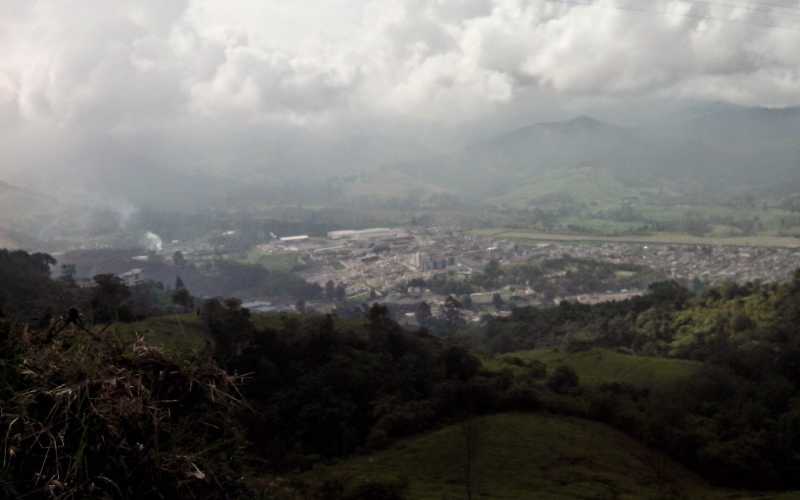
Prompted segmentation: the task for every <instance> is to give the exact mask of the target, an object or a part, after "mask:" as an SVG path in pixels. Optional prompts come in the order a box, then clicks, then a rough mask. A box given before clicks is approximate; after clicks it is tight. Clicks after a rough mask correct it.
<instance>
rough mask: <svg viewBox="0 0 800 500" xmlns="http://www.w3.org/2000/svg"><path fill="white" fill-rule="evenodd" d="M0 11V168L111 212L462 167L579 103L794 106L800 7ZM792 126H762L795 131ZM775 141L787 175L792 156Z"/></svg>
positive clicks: (631, 107) (631, 113) (658, 122)
mask: <svg viewBox="0 0 800 500" xmlns="http://www.w3.org/2000/svg"><path fill="white" fill-rule="evenodd" d="M0 9H1V10H0V50H2V53H3V58H2V61H0V128H1V129H2V134H0V179H2V180H5V181H7V182H10V183H12V184H15V185H18V186H22V187H26V188H31V189H34V190H36V191H38V192H43V193H47V194H48V195H67V196H69V197H73V198H74V197H75V196H79V197H82V198H83V199H84V200H89V199H91V200H94V201H98V200H99V201H100V202H102V203H106V204H110V205H112V206H115V207H117V208H118V209H120V210H123V211H130V210H135V209H137V208H138V207H140V206H142V205H147V206H159V205H163V206H178V205H180V206H183V205H185V204H187V203H189V202H190V201H191V202H192V203H193V204H195V205H198V204H199V205H201V206H202V205H204V204H205V203H207V200H208V199H210V198H213V197H214V196H221V195H220V193H223V192H225V193H230V192H236V191H237V190H238V189H240V188H241V187H242V185H243V184H244V185H245V186H247V187H252V186H264V187H265V188H267V187H270V186H272V187H273V188H274V187H275V186H285V185H287V184H293V183H298V182H306V181H310V182H313V181H319V182H324V181H323V179H325V178H328V177H331V176H341V175H349V174H353V173H362V172H370V171H376V170H379V169H388V170H389V171H394V170H397V169H398V168H399V167H398V166H400V165H406V166H408V165H411V166H412V167H413V168H412V171H414V172H416V173H417V174H419V172H430V171H432V170H437V169H439V166H438V165H440V164H442V163H445V164H448V165H450V164H452V163H456V164H458V166H459V168H462V169H467V170H470V169H472V167H474V165H472V163H471V160H472V158H471V157H472V156H473V155H471V154H469V155H466V156H464V155H463V151H464V150H470V148H473V149H472V150H474V148H476V147H478V149H481V147H482V146H480V145H481V144H484V143H485V141H491V140H493V138H496V137H498V136H502V135H503V134H506V133H508V132H510V131H513V130H515V129H516V128H518V127H523V126H527V125H530V124H535V123H540V122H550V121H558V120H568V119H572V118H574V117H576V116H582V115H589V116H591V117H593V118H596V119H600V120H604V121H605V122H608V123H609V124H613V125H624V126H627V127H632V128H633V129H637V130H642V129H646V130H648V133H650V132H652V130H653V129H654V127H655V128H656V129H658V130H659V134H661V131H663V129H664V128H665V127H667V126H669V127H672V126H675V125H676V124H677V125H678V129H680V130H682V129H683V128H684V126H683V124H684V123H685V121H686V120H687V119H693V118H695V117H697V116H701V115H705V114H707V113H709V112H719V111H730V110H731V109H734V110H735V109H739V108H734V106H739V107H745V108H759V107H765V108H770V109H778V108H787V107H792V106H795V105H797V104H800V85H799V84H798V82H799V80H798V79H799V78H800V52H798V51H797V50H796V48H797V47H798V46H800V3H798V2H796V1H789V0H781V1H778V0H775V1H773V2H772V3H771V4H769V5H765V4H743V3H735V2H722V1H719V2H718V1H713V2H700V1H655V2H648V3H647V5H644V6H643V5H640V4H638V3H635V2H630V1H624V0H598V1H587V2H572V1H541V0H532V1H522V0H463V1H456V0H438V1H436V2H422V1H414V0H397V1H390V0H382V1H370V2H351V1H339V0H322V1H315V2H277V1H271V2H260V1H233V2H224V4H223V3H219V2H208V1H146V2H138V1H137V2H113V3H109V2H89V3H80V4H75V3H74V2H67V1H38V2H31V1H23V0H19V1H17V0H13V1H12V0H10V1H6V2H3V6H2V7H0ZM741 119H743V120H745V128H747V127H749V126H750V125H749V122H748V121H747V120H749V119H750V118H749V117H748V116H744V117H743V118H741ZM724 120H729V118H725V119H724ZM794 123H795V122H790V125H786V124H784V123H782V122H780V123H777V124H775V125H771V127H773V128H775V127H777V128H778V129H782V131H783V132H785V133H786V134H788V135H789V136H790V137H791V136H792V135H793V134H795V133H796V129H792V128H791V126H793V125H794ZM787 127H789V130H786V128H787ZM770 130H771V129H770ZM659 137H660V136H659ZM728 139H729V138H728V137H724V138H722V140H723V142H724V141H727V140H728ZM660 142H661V143H662V145H664V148H665V149H669V150H670V152H674V151H675V150H676V149H679V150H680V149H683V148H686V147H688V146H687V145H686V142H685V140H683V139H682V140H680V141H678V142H674V143H673V142H669V141H665V140H661V141H660ZM584 143H585V141H583V140H578V143H577V144H572V143H567V144H566V145H564V147H565V148H567V149H575V148H578V149H581V148H583V147H584V146H585V144H584ZM476 144H477V145H478V146H475V145H476ZM762 146H763V145H762V144H760V143H759V144H757V145H754V146H753V147H752V148H751V149H752V150H764V148H763V147H762ZM784 146H785V145H782V146H781V148H779V149H782V150H783V151H782V152H781V153H776V154H777V155H778V156H779V157H780V160H779V161H778V163H780V164H781V165H780V169H782V170H784V171H785V170H787V169H791V168H794V167H796V163H792V162H793V161H794V160H793V159H790V160H789V161H788V164H787V163H786V161H785V159H786V147H784ZM551 147H554V146H551ZM713 149H715V150H718V149H719V148H718V147H717V145H716V144H714V147H713ZM789 149H791V150H792V151H794V149H793V148H792V147H789ZM536 153H537V152H536V151H533V152H531V154H532V155H535V154H536ZM595 153H596V151H594V150H593V149H591V148H589V151H588V152H587V154H588V155H589V156H590V157H592V158H594V157H595V156H594V155H595ZM792 154H794V153H792ZM789 156H790V157H791V154H790V155H789ZM443 158H445V159H443ZM698 158H701V159H699V160H697V162H698V163H703V164H705V163H708V162H709V161H708V159H707V157H706V156H701V157H698ZM792 158H793V157H792ZM572 160H573V159H570V161H572ZM491 161H494V160H491ZM614 161H615V162H616V163H618V161H617V159H615V160H614ZM626 161H627V160H626ZM719 161H723V162H727V161H728V158H726V159H725V160H719ZM736 161H739V160H736ZM714 162H717V160H714V161H712V163H714ZM627 163H629V164H630V163H631V161H627ZM633 163H636V165H629V166H632V167H634V168H642V169H652V168H656V169H664V168H668V167H665V166H664V164H663V162H662V161H660V160H653V159H651V158H646V159H642V160H641V161H637V162H633ZM740 163H741V162H740ZM744 163H745V165H744V167H742V168H745V169H746V168H747V166H748V165H752V162H751V159H747V160H746V161H745V162H744ZM639 164H641V165H639ZM787 165H788V166H787ZM684 166H685V165H684ZM451 167H452V165H451ZM451 167H448V168H451ZM451 170H452V168H451ZM690 170H691V169H690ZM470 171H471V170H470ZM415 175H416V174H415ZM449 175H450V174H449V173H448V176H449ZM456 175H460V174H456ZM479 177H480V178H481V179H482V180H484V177H483V174H480V176H479ZM500 177H502V176H500ZM481 183H485V182H481ZM500 184H502V181H501V182H500ZM417 187H419V186H417ZM440 187H441V186H440ZM437 189H438V188H437ZM461 189H462V187H459V190H461ZM463 189H464V190H467V191H468V187H467V186H465V187H463ZM435 190H436V189H434V191H435ZM497 191H498V192H503V188H502V187H500V188H498V190H497ZM463 192H466V191H463ZM463 192H460V193H459V194H463ZM494 194H497V193H494ZM178 201H180V203H178Z"/></svg>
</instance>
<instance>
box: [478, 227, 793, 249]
mask: <svg viewBox="0 0 800 500" xmlns="http://www.w3.org/2000/svg"><path fill="white" fill-rule="evenodd" d="M471 232H472V234H475V235H477V236H486V237H491V238H502V239H507V240H513V241H518V242H522V243H524V242H534V241H574V242H581V241H612V242H624V243H643V244H680V245H727V246H752V247H773V248H800V238H791V237H786V236H739V237H729V238H723V237H698V236H690V235H688V234H681V233H653V234H651V235H646V236H638V235H633V236H591V235H584V234H555V233H543V232H539V231H525V230H521V229H503V228H498V229H478V230H474V231H471Z"/></svg>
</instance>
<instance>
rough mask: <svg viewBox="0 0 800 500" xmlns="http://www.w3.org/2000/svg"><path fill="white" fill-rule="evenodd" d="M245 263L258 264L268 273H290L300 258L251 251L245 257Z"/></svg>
mask: <svg viewBox="0 0 800 500" xmlns="http://www.w3.org/2000/svg"><path fill="white" fill-rule="evenodd" d="M247 262H249V263H251V264H258V265H260V266H262V267H264V268H266V269H269V270H270V271H286V272H288V271H291V270H292V269H294V268H295V266H297V265H298V264H300V257H299V256H298V255H297V254H296V253H272V254H266V253H262V252H259V251H258V250H253V251H251V252H250V253H249V254H248V255H247Z"/></svg>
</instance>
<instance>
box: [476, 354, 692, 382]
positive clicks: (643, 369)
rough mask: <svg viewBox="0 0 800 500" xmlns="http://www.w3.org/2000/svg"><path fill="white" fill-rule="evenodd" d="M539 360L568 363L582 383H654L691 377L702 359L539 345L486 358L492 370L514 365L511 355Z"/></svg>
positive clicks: (551, 365) (550, 366)
mask: <svg viewBox="0 0 800 500" xmlns="http://www.w3.org/2000/svg"><path fill="white" fill-rule="evenodd" d="M511 358H519V359H523V360H536V361H540V362H542V363H544V364H545V365H546V366H547V368H548V371H552V370H553V369H554V368H556V367H558V366H561V365H565V366H569V367H571V368H573V369H574V370H575V372H576V373H577V374H578V377H579V378H580V380H581V383H582V384H588V385H595V384H604V383H611V382H624V383H628V384H632V385H637V386H644V387H655V386H659V385H665V384H669V383H671V382H674V381H676V380H679V379H680V378H682V377H688V376H689V375H691V374H692V371H693V370H695V369H697V368H698V367H700V364H699V363H696V362H694V361H686V360H682V359H667V358H656V357H648V356H633V355H628V354H622V353H619V352H616V351H611V350H608V349H591V350H589V351H582V352H575V353H566V352H562V351H559V350H557V349H536V350H533V351H521V352H514V353H510V354H505V355H502V356H498V357H496V358H494V359H492V360H489V361H487V362H486V365H487V367H488V368H490V369H492V370H499V369H509V368H510V369H514V365H513V363H509V359H511Z"/></svg>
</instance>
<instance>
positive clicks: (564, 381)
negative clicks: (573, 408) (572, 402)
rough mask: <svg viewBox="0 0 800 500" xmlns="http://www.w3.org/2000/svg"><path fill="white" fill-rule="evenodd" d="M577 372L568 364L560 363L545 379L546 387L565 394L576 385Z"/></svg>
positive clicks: (577, 381) (577, 382) (577, 380)
mask: <svg viewBox="0 0 800 500" xmlns="http://www.w3.org/2000/svg"><path fill="white" fill-rule="evenodd" d="M579 383H580V381H579V379H578V374H577V373H575V370H574V369H572V367H570V366H566V365H561V366H559V367H558V368H556V369H555V370H554V371H553V373H552V375H550V377H549V378H548V379H547V387H548V388H550V390H551V391H553V392H557V393H559V394H566V393H568V392H570V391H572V390H574V389H576V388H577V387H578V384H579Z"/></svg>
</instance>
